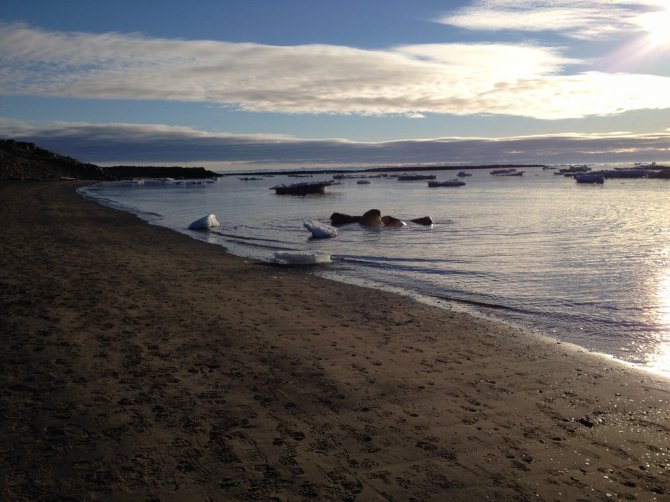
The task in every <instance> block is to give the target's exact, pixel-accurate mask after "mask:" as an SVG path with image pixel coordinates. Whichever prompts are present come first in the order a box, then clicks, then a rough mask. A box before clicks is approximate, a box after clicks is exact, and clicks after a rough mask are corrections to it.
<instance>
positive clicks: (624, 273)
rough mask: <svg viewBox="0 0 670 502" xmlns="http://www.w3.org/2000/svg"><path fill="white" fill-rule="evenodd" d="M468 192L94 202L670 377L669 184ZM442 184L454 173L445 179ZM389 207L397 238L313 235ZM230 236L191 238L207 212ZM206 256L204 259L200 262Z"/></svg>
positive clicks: (365, 191)
mask: <svg viewBox="0 0 670 502" xmlns="http://www.w3.org/2000/svg"><path fill="white" fill-rule="evenodd" d="M469 172H470V173H471V174H472V176H470V177H467V178H463V179H464V181H466V185H465V186H463V187H458V188H453V187H441V188H429V187H428V186H427V183H426V182H425V181H413V182H412V181H398V180H396V179H395V178H373V179H371V180H370V181H371V183H370V184H366V185H362V184H357V182H356V181H357V180H356V179H344V180H342V182H341V184H340V185H335V186H331V187H328V188H327V193H326V194H325V195H308V196H292V195H276V194H275V192H274V191H273V190H271V187H272V186H274V185H277V184H280V183H284V184H289V183H293V182H297V181H321V180H329V179H332V176H331V175H315V176H314V177H312V178H309V179H307V180H296V179H293V178H288V177H286V176H273V177H265V178H263V179H260V180H252V181H244V180H241V179H239V177H236V176H226V177H223V178H221V179H220V180H219V181H218V182H217V183H208V184H181V185H177V184H172V183H165V182H162V183H151V182H148V181H147V182H145V183H144V184H132V183H129V182H110V183H104V184H100V185H95V186H92V187H88V188H86V189H84V192H85V193H86V195H87V196H90V197H93V198H96V199H98V200H99V201H101V202H103V203H106V204H110V205H114V206H116V207H121V208H124V209H126V210H128V211H131V212H134V213H136V214H138V215H139V216H140V217H142V218H144V219H146V220H147V221H149V222H150V223H153V224H157V225H163V226H166V227H169V228H172V229H174V230H177V231H179V232H183V233H186V234H188V235H191V236H192V237H194V238H197V239H204V240H207V241H208V242H212V243H216V244H220V245H222V246H224V247H226V248H227V249H228V250H229V251H230V252H232V253H234V254H236V255H240V256H245V257H249V258H252V259H257V260H264V261H269V260H271V259H272V256H273V253H274V252H276V251H293V252H295V251H298V252H302V251H305V252H310V253H324V254H330V255H331V256H332V264H331V265H329V266H328V267H320V268H315V269H314V271H313V273H317V274H320V275H325V276H327V277H329V278H332V279H335V280H342V281H346V282H354V283H358V284H363V285H368V286H371V287H385V288H389V289H395V290H401V291H406V292H409V293H413V294H416V295H420V296H421V297H423V298H428V299H433V300H435V301H436V303H438V304H440V303H442V304H446V305H459V306H464V307H466V308H469V309H475V310H477V311H478V312H485V313H489V314H493V315H495V316H497V317H499V318H501V319H504V320H507V321H511V322H514V323H516V324H520V325H523V326H525V327H529V328H532V329H534V330H537V331H539V332H540V333H542V334H544V335H547V336H551V337H554V338H556V339H558V340H562V341H566V342H571V343H574V344H577V345H580V346H582V347H584V348H586V349H588V350H591V351H596V352H600V353H604V354H609V355H611V356H613V357H616V358H618V359H621V360H624V361H628V362H631V363H634V364H637V365H641V366H645V367H648V368H652V369H655V370H659V371H662V372H665V373H670V197H669V195H670V181H667V180H661V179H609V180H607V181H606V182H605V184H604V185H581V184H577V183H575V181H574V180H573V179H572V178H566V177H563V176H556V175H555V174H554V171H551V170H543V169H541V168H526V169H525V174H524V176H518V177H517V176H515V177H499V176H492V175H491V174H490V172H489V170H475V169H472V170H470V171H469ZM433 174H436V175H437V176H438V180H439V179H441V180H445V179H450V178H453V177H454V174H455V172H451V171H435V172H434V173H433ZM372 208H375V209H379V210H380V211H381V212H382V214H383V215H391V216H394V217H396V218H400V219H402V220H405V221H409V220H411V219H413V218H418V217H422V216H430V217H431V218H432V219H433V222H434V224H433V225H432V226H428V227H427V226H421V225H417V224H413V223H408V224H407V225H406V226H404V227H401V228H388V229H370V228H363V227H361V226H360V225H357V224H354V225H347V226H343V227H340V229H339V233H338V235H337V237H335V238H331V239H318V240H315V239H311V238H310V237H311V235H310V233H309V232H307V231H306V230H305V228H304V226H303V223H304V222H305V221H307V220H317V221H319V222H322V223H328V222H329V217H330V214H331V213H333V212H340V213H346V214H350V215H360V214H363V213H364V212H365V211H367V210H368V209H372ZM210 212H213V213H214V214H216V217H217V219H218V221H219V223H220V227H218V228H216V229H213V230H212V231H209V232H202V231H191V230H188V226H189V224H190V223H191V222H192V221H194V220H196V219H198V218H200V217H202V216H204V215H206V214H208V213H210ZM194 259H197V257H194Z"/></svg>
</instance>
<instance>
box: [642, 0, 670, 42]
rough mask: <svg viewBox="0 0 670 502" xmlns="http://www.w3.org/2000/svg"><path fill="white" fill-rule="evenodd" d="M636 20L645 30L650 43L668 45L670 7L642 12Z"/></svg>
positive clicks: (669, 40)
mask: <svg viewBox="0 0 670 502" xmlns="http://www.w3.org/2000/svg"><path fill="white" fill-rule="evenodd" d="M637 22H638V24H639V25H640V26H641V27H642V29H644V30H645V31H646V32H647V39H648V40H649V42H650V43H651V44H652V45H656V46H669V45H670V8H668V7H666V8H664V9H663V10H660V11H655V12H647V13H646V14H642V15H640V16H638V17H637Z"/></svg>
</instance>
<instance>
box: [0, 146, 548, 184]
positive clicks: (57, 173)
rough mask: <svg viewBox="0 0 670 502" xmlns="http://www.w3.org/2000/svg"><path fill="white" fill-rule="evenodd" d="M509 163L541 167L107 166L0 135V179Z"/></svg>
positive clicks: (387, 168) (177, 175)
mask: <svg viewBox="0 0 670 502" xmlns="http://www.w3.org/2000/svg"><path fill="white" fill-rule="evenodd" d="M501 167H502V168H509V167H543V165H542V164H487V165H420V166H376V167H366V168H358V169H357V168H337V167H333V168H315V169H284V170H282V169H273V170H271V171H269V170H262V171H261V170H259V171H253V172H252V171H243V172H226V173H225V174H221V173H215V172H213V171H209V170H207V169H205V168H203V167H179V166H111V167H102V166H98V165H95V164H89V163H84V162H81V161H79V160H76V159H73V158H71V157H66V156H64V155H60V154H57V153H54V152H51V151H49V150H45V149H43V148H40V147H38V146H37V145H35V144H34V143H29V142H25V141H16V140H13V139H0V180H24V181H31V180H32V181H47V180H68V179H78V180H124V179H133V178H175V179H203V178H214V177H220V176H239V175H241V174H242V175H259V176H262V175H264V174H268V173H270V172H271V173H272V174H276V175H285V174H297V173H300V174H338V173H369V172H413V171H455V170H460V169H495V168H501Z"/></svg>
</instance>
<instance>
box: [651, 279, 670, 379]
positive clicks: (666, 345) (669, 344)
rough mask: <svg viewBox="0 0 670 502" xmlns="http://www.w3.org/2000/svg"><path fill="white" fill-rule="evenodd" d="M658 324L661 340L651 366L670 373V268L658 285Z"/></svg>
mask: <svg viewBox="0 0 670 502" xmlns="http://www.w3.org/2000/svg"><path fill="white" fill-rule="evenodd" d="M657 295H658V296H657V301H658V309H659V324H660V327H661V336H662V339H661V340H660V341H659V345H658V351H657V353H656V354H655V355H654V356H653V357H652V359H653V363H652V366H653V367H654V368H656V369H657V370H660V371H663V372H668V371H670V268H668V269H667V270H666V271H665V276H664V277H663V279H661V281H660V283H659V285H658V293H657Z"/></svg>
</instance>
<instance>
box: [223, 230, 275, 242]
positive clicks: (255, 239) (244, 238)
mask: <svg viewBox="0 0 670 502" xmlns="http://www.w3.org/2000/svg"><path fill="white" fill-rule="evenodd" d="M210 233H213V234H216V235H220V236H221V237H226V238H227V239H235V240H240V241H253V242H277V243H281V242H282V241H280V240H277V239H264V238H262V237H247V236H244V235H235V234H226V233H224V232H218V231H210Z"/></svg>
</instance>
